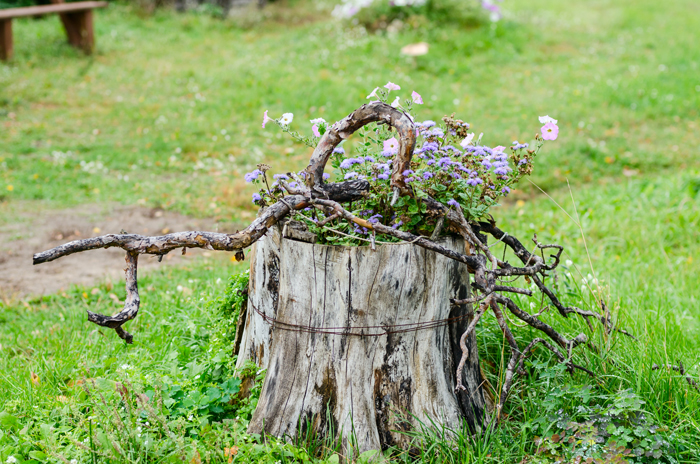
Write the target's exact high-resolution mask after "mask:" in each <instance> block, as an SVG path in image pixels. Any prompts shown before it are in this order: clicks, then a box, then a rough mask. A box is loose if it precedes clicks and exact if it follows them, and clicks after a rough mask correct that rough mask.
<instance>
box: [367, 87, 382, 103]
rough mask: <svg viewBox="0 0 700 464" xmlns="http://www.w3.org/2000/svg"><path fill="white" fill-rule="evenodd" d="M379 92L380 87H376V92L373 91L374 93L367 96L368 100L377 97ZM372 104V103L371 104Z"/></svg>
mask: <svg viewBox="0 0 700 464" xmlns="http://www.w3.org/2000/svg"><path fill="white" fill-rule="evenodd" d="M377 90H379V87H375V88H374V90H372V93H371V94H369V95H367V99H368V100H369V99H370V98H374V97H376V96H377ZM370 103H372V102H370Z"/></svg>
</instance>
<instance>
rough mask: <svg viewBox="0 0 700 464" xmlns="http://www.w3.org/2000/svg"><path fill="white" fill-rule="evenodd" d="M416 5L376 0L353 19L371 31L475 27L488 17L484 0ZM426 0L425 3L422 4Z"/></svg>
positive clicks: (431, 1)
mask: <svg viewBox="0 0 700 464" xmlns="http://www.w3.org/2000/svg"><path fill="white" fill-rule="evenodd" d="M416 3H417V4H416V5H407V6H396V5H395V4H394V2H392V1H390V0H375V1H374V2H372V4H371V5H370V6H368V7H366V8H362V9H361V10H359V12H358V13H357V14H355V15H354V16H352V17H351V18H350V19H349V21H350V22H351V24H357V25H361V26H363V27H365V28H366V29H368V30H370V31H376V30H387V29H389V30H393V31H394V32H396V30H398V29H401V28H403V27H408V28H413V29H419V28H425V27H430V26H429V24H430V23H433V25H434V26H433V27H435V26H446V25H449V26H458V27H465V28H475V27H478V26H480V25H482V24H484V23H485V22H487V21H488V14H487V12H485V11H484V9H483V8H482V7H481V2H479V1H474V0H468V1H467V0H428V1H426V2H416ZM421 3H422V4H421Z"/></svg>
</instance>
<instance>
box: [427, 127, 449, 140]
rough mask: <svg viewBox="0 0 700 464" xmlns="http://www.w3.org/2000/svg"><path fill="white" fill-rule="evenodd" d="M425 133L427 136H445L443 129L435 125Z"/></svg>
mask: <svg viewBox="0 0 700 464" xmlns="http://www.w3.org/2000/svg"><path fill="white" fill-rule="evenodd" d="M425 135H426V136H428V137H440V138H442V137H444V136H445V132H443V130H442V129H440V128H439V127H435V128H433V129H432V130H431V131H429V132H426V134H425Z"/></svg>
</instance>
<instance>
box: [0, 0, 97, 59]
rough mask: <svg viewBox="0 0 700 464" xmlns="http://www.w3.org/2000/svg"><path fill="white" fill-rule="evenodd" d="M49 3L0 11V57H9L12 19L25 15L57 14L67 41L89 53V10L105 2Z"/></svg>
mask: <svg viewBox="0 0 700 464" xmlns="http://www.w3.org/2000/svg"><path fill="white" fill-rule="evenodd" d="M52 3H54V4H53V5H39V6H28V7H24V8H8V9H4V10H0V59H2V60H9V59H10V58H12V20H13V19H14V18H22V17H25V16H41V15H45V14H51V13H57V14H59V15H60V16H61V22H63V27H64V28H65V30H66V35H67V36H68V43H70V44H71V45H73V46H74V47H77V48H79V49H81V50H83V51H84V52H85V53H91V52H92V49H93V48H94V46H95V32H94V28H93V17H92V10H94V9H95V8H104V7H106V6H107V5H108V3H107V2H75V3H63V0H52Z"/></svg>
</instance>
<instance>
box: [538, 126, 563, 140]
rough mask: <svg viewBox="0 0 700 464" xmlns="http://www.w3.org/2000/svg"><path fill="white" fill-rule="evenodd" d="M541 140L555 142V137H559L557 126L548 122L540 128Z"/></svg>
mask: <svg viewBox="0 0 700 464" xmlns="http://www.w3.org/2000/svg"><path fill="white" fill-rule="evenodd" d="M540 130H541V131H542V139H543V140H556V139H557V137H558V136H559V126H557V125H556V124H554V123H553V122H548V123H547V124H545V125H544V126H542V129H540Z"/></svg>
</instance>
